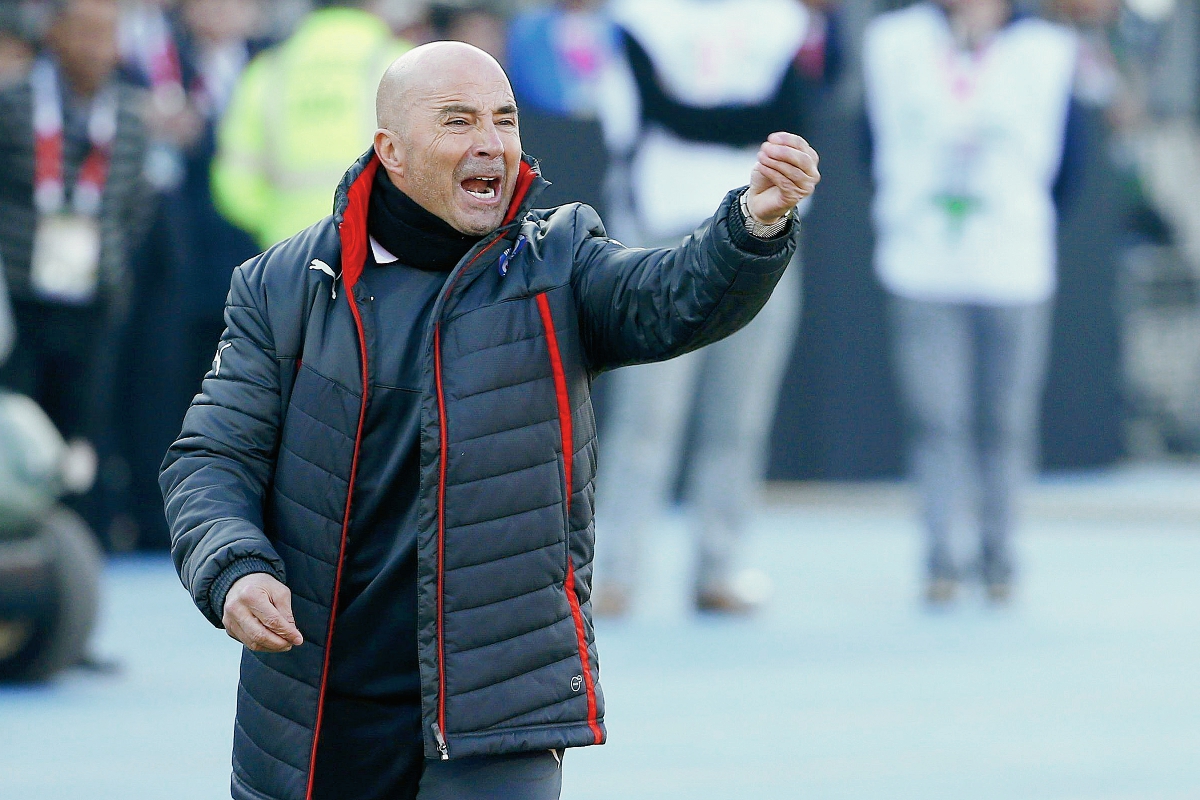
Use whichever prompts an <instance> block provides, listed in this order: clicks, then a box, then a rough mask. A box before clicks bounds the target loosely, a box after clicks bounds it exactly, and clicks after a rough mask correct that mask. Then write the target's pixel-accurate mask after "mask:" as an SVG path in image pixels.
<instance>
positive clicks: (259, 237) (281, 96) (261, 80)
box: [212, 0, 409, 248]
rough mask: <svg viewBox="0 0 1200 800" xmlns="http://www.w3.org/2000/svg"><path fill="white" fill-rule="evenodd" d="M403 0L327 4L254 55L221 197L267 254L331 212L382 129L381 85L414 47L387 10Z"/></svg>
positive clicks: (234, 117) (238, 94) (220, 144)
mask: <svg viewBox="0 0 1200 800" xmlns="http://www.w3.org/2000/svg"><path fill="white" fill-rule="evenodd" d="M394 2H395V0H343V1H342V2H337V1H336V0H327V2H323V3H320V4H319V6H320V7H319V8H318V9H317V10H315V11H313V12H312V13H311V14H309V15H308V16H307V17H305V18H304V20H303V21H302V22H301V23H300V26H299V27H298V28H297V29H296V31H295V32H294V33H293V34H292V35H291V36H290V37H289V38H288V39H287V40H286V41H284V42H283V43H282V44H280V45H278V46H276V47H274V48H271V49H270V50H267V51H266V52H264V53H262V54H261V55H259V56H258V57H257V58H255V59H254V60H253V61H252V62H251V63H250V65H249V66H248V67H247V68H246V70H245V72H244V73H243V74H242V76H241V78H240V79H239V81H238V85H237V87H236V89H235V90H234V92H233V96H232V98H231V99H230V101H229V106H228V108H227V110H226V114H225V118H224V120H223V121H222V123H221V125H220V129H219V131H218V134H217V153H216V157H215V158H214V160H213V167H212V189H213V198H214V200H215V202H216V206H217V208H218V209H219V210H220V211H221V213H222V214H224V215H225V217H226V218H227V219H229V220H230V221H231V222H233V223H234V224H235V225H237V226H239V227H240V228H242V229H243V230H245V231H247V232H248V233H250V234H251V235H252V236H253V237H254V238H255V240H256V241H257V242H258V245H259V247H261V248H267V247H270V246H271V245H273V244H275V243H276V242H279V241H282V240H283V239H286V238H287V237H289V236H291V235H292V234H294V233H296V232H298V231H300V230H302V229H303V228H305V227H307V226H309V225H311V224H312V223H314V222H316V221H317V220H319V219H321V218H322V217H324V216H325V215H326V214H328V213H329V196H330V192H332V191H333V189H334V187H336V186H337V184H338V181H339V180H340V179H341V176H342V173H343V171H344V169H345V165H346V164H347V163H348V162H350V161H352V160H353V159H354V158H356V157H357V156H358V154H359V152H360V151H361V149H362V142H364V141H366V140H367V139H369V138H370V137H371V135H372V134H373V132H374V130H375V88H376V86H377V85H378V83H379V78H380V76H382V75H383V73H384V70H386V69H387V67H388V65H389V64H390V63H392V61H393V60H395V59H396V58H397V57H398V56H399V55H400V54H401V53H403V52H404V51H405V50H407V49H408V48H409V45H408V44H407V43H405V42H402V41H400V40H398V39H396V38H395V37H394V35H393V33H392V30H391V28H389V26H388V23H387V21H386V19H385V17H384V16H382V14H383V13H386V12H387V11H388V9H387V8H386V6H389V5H392V4H393V3H394Z"/></svg>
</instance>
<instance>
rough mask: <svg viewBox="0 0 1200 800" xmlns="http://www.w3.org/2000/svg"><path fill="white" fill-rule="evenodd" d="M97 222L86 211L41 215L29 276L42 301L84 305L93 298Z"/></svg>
mask: <svg viewBox="0 0 1200 800" xmlns="http://www.w3.org/2000/svg"><path fill="white" fill-rule="evenodd" d="M99 278H100V225H99V223H98V222H97V220H96V218H95V217H94V216H91V215H87V214H76V213H58V214H41V215H40V218H39V219H38V225H37V233H36V234H35V236H34V242H33V265H32V272H31V279H32V281H33V290H34V292H35V293H36V294H37V296H38V297H40V298H41V299H43V300H47V301H50V302H55V303H70V304H74V305H83V304H85V303H90V302H91V301H92V300H93V299H95V297H96V288H97V284H98V283H99Z"/></svg>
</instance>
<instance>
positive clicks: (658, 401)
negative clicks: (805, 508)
mask: <svg viewBox="0 0 1200 800" xmlns="http://www.w3.org/2000/svg"><path fill="white" fill-rule="evenodd" d="M610 11H611V14H612V17H613V19H614V21H615V23H616V24H617V25H618V26H619V29H620V36H621V39H622V43H623V45H624V50H625V55H626V61H627V66H628V73H629V75H630V77H631V80H630V82H629V83H630V92H629V95H630V97H629V99H630V101H631V102H630V108H629V109H628V113H626V114H620V113H618V106H619V104H615V103H611V102H610V103H609V104H608V105H607V107H606V109H605V114H606V117H605V119H604V123H605V125H606V133H607V138H608V140H609V144H610V148H612V149H613V151H614V161H616V162H617V163H618V164H619V165H620V164H623V165H624V169H620V168H618V169H619V170H620V173H621V174H623V175H625V176H626V177H627V188H628V196H627V197H621V198H619V199H617V200H616V201H614V202H613V203H612V205H613V207H614V210H615V211H618V212H620V211H622V210H624V211H625V213H626V216H627V219H626V220H623V222H625V224H621V222H622V220H621V218H620V216H621V215H620V214H618V220H617V224H615V225H614V228H617V230H616V231H615V232H616V233H617V235H618V236H620V237H621V238H623V239H625V240H626V241H627V242H629V243H632V244H637V245H642V246H646V247H656V246H663V245H665V244H666V243H668V242H671V241H674V240H677V239H678V238H679V237H680V236H684V235H687V233H688V232H689V231H691V230H693V229H694V228H695V226H696V225H698V224H699V223H700V222H702V221H703V220H704V219H705V218H706V216H707V215H708V214H709V213H710V212H708V211H707V210H706V209H707V208H708V207H709V206H711V205H712V204H713V203H714V202H716V201H717V199H718V198H719V197H720V196H721V193H722V192H723V191H724V189H722V188H721V187H723V186H728V185H738V184H740V183H742V182H744V181H745V178H744V177H743V176H744V175H745V174H746V171H747V170H748V169H749V168H751V167H752V166H753V165H754V163H755V159H756V157H757V153H758V146H759V142H760V141H761V140H762V139H763V137H765V136H767V135H769V134H770V133H771V132H772V131H777V130H796V129H798V128H799V129H800V130H801V133H802V134H804V135H807V133H808V132H807V131H804V130H803V126H802V120H801V117H802V106H801V103H802V100H803V98H802V93H803V91H804V88H803V85H802V77H801V73H800V72H799V70H798V68H797V56H798V53H799V52H800V50H801V48H802V47H803V46H804V44H805V41H806V34H807V33H808V31H809V12H808V11H807V9H806V8H805V6H804V5H803V4H802V3H801V2H799V0H619V2H616V3H614V4H613V5H612V6H611V9H610ZM611 99H612V98H611V96H610V100H611ZM622 139H624V141H622ZM797 224H798V223H797ZM762 235H763V236H764V237H765V238H767V239H769V238H771V237H772V236H777V235H779V233H778V232H776V231H764V232H762ZM799 281H800V270H799V268H798V265H797V264H793V266H792V267H791V268H790V269H789V270H788V271H787V273H786V274H785V275H784V277H783V279H782V280H781V281H780V284H779V287H778V289H777V290H776V292H775V295H774V296H773V297H772V299H771V301H770V302H769V303H768V304H767V305H766V307H765V308H764V309H763V311H762V312H761V313H760V314H759V315H758V316H757V317H756V318H755V320H754V322H752V323H751V324H750V325H748V326H747V327H746V329H745V330H743V331H740V332H739V333H737V334H735V335H734V336H731V337H730V338H729V339H727V340H725V341H723V342H720V343H719V344H717V345H716V346H714V347H712V348H709V349H707V350H705V351H703V352H695V353H689V354H687V355H685V356H683V357H682V358H678V359H675V360H673V361H671V362H665V363H661V364H649V365H642V366H635V367H632V368H630V369H626V370H621V371H620V372H618V373H614V374H613V376H612V377H611V379H610V383H609V387H610V394H609V396H608V398H607V399H608V400H609V403H608V410H609V413H608V415H607V419H606V426H605V428H604V436H603V439H602V441H603V442H604V445H603V449H604V457H603V461H604V463H605V464H607V465H608V466H607V467H606V468H605V470H606V471H605V472H604V473H603V474H602V475H601V478H600V486H599V490H598V495H597V503H598V509H597V515H596V516H597V521H598V526H599V527H600V528H601V533H600V534H599V536H598V537H597V541H598V544H597V548H596V582H595V587H596V589H595V594H594V600H593V608H594V609H595V612H596V613H597V614H599V615H602V616H619V615H621V614H624V613H625V612H626V611H627V610H628V609H629V608H630V607H631V605H632V603H633V601H634V599H635V596H636V592H637V589H638V586H639V584H640V583H642V580H641V578H642V575H641V561H642V550H643V547H644V543H645V540H646V539H647V537H648V534H650V533H651V531H653V529H654V525H655V523H656V522H657V521H658V520H660V519H661V512H662V511H663V509H664V507H665V506H666V505H667V503H668V501H669V499H670V496H671V494H672V492H671V487H672V486H673V484H674V481H673V478H674V475H675V471H676V467H677V465H678V464H679V462H680V455H681V451H682V450H683V449H684V444H685V432H686V428H687V423H688V421H689V419H692V418H693V417H694V419H695V426H696V429H695V439H694V448H693V449H692V451H691V458H690V463H689V465H688V479H687V488H686V490H685V503H686V505H687V506H688V510H689V512H691V513H690V514H689V517H690V519H689V522H690V525H689V527H690V528H691V533H692V534H693V540H694V542H695V551H696V569H695V577H694V582H693V597H692V600H693V603H694V606H695V608H696V609H697V610H699V611H704V612H710V613H719V614H745V613H748V612H751V611H753V610H754V609H755V607H756V606H757V605H758V604H759V603H761V601H762V600H763V599H765V593H766V590H767V588H768V585H767V584H766V580H765V576H764V575H762V573H760V572H758V571H757V570H747V569H743V568H742V566H741V565H740V564H739V563H738V562H739V559H738V556H739V555H740V550H741V540H742V534H743V532H744V530H745V529H746V527H747V523H748V521H749V518H750V514H751V510H752V508H753V503H754V499H755V493H756V492H757V491H758V489H759V488H760V486H761V482H762V477H763V472H764V470H765V466H766V464H765V461H766V458H765V456H766V446H767V442H768V436H769V434H770V427H771V422H772V420H773V419H774V412H775V405H776V400H777V398H778V395H779V384H780V382H781V380H782V378H783V371H784V368H785V366H786V364H787V357H788V355H789V354H790V352H791V346H792V343H793V341H794V339H795V333H796V329H797V318H798V311H799V305H800V303H799V289H800V287H799Z"/></svg>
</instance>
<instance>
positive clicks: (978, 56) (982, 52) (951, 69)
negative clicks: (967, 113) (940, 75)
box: [944, 44, 991, 104]
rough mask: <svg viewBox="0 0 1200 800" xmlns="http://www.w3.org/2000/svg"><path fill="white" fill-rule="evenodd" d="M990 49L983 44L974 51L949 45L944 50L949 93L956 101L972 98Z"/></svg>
mask: <svg viewBox="0 0 1200 800" xmlns="http://www.w3.org/2000/svg"><path fill="white" fill-rule="evenodd" d="M990 49H991V47H990V46H989V45H986V44H985V45H984V46H982V47H980V48H979V49H978V50H974V51H968V52H963V51H961V50H959V49H958V48H956V47H951V48H950V49H949V50H948V51H947V52H946V57H945V60H944V63H945V68H946V75H947V77H948V78H949V82H950V95H951V97H953V98H954V99H955V101H957V102H958V103H962V104H965V103H969V102H970V101H971V100H972V99H973V98H974V96H975V90H976V88H978V86H979V82H980V80H981V79H982V78H983V68H984V66H985V62H986V61H987V56H988V51H989V50H990Z"/></svg>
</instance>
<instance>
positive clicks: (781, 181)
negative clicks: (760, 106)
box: [746, 131, 821, 225]
mask: <svg viewBox="0 0 1200 800" xmlns="http://www.w3.org/2000/svg"><path fill="white" fill-rule="evenodd" d="M818 161H820V159H819V158H818V157H817V151H816V150H813V149H812V147H811V146H810V145H809V143H808V142H806V141H804V139H802V138H800V137H799V136H797V135H796V134H794V133H785V132H782V131H781V132H779V133H772V134H771V135H770V136H768V137H767V141H765V142H763V145H762V147H760V148H758V163H757V164H755V165H754V169H752V170H750V188H749V189H748V190H746V205H748V206H749V207H750V213H751V214H753V215H754V218H755V219H757V220H758V221H759V222H761V223H763V224H764V225H770V224H771V223H772V222H775V221H776V220H778V219H779V218H780V217H782V216H783V215H784V214H787V213H789V212H790V211H791V210H792V209H793V208H795V207H796V204H797V203H799V202H800V201H801V200H803V199H804V198H806V197H808V196H809V195H811V194H812V193H813V190H814V189H816V188H817V184H818V183H819V182H820V180H821V173H820V172H818V171H817V162H818Z"/></svg>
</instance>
